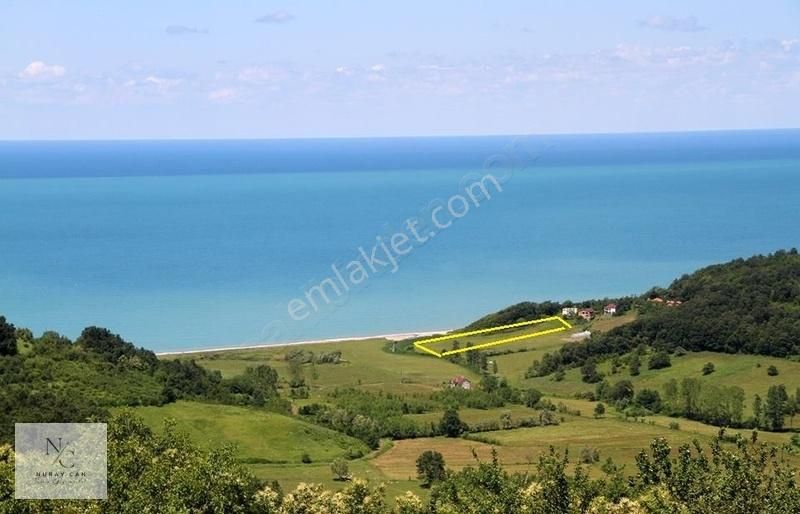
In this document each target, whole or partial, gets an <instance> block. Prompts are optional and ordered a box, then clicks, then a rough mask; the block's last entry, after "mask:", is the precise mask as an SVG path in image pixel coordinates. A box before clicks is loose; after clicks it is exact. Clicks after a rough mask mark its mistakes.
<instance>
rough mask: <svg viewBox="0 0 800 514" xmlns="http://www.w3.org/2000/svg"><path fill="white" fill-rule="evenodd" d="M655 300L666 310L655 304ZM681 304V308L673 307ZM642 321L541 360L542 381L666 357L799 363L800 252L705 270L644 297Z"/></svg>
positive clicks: (566, 348) (641, 307)
mask: <svg viewBox="0 0 800 514" xmlns="http://www.w3.org/2000/svg"><path fill="white" fill-rule="evenodd" d="M655 299H660V300H665V301H664V302H658V301H652V300H655ZM668 300H675V301H681V302H682V303H681V304H680V305H678V306H673V307H670V306H666V301H668ZM637 308H638V310H639V311H640V315H639V317H638V318H637V319H636V320H635V321H633V322H631V323H627V324H625V325H622V326H620V327H617V328H615V329H612V330H610V331H609V332H608V333H606V334H600V335H597V336H593V337H592V338H591V339H590V340H588V341H586V342H581V343H567V344H566V345H564V346H563V347H562V348H561V349H560V350H558V351H557V352H556V353H554V354H551V355H548V356H547V357H546V358H545V359H542V363H541V366H540V369H539V371H538V372H539V373H540V374H549V373H551V372H552V371H553V370H557V369H566V368H570V367H575V366H581V365H583V364H584V363H585V362H586V361H587V359H590V358H595V359H600V358H605V357H609V356H613V355H622V354H625V353H627V352H630V351H631V350H633V349H634V348H636V347H638V346H639V345H649V346H651V347H653V348H656V349H658V350H662V351H669V352H672V351H674V350H675V349H677V348H679V347H680V348H684V349H686V350H689V351H713V352H726V353H747V354H758V355H769V356H775V357H788V356H792V355H800V339H798V338H797V334H798V333H800V255H798V252H797V250H796V249H792V250H789V251H778V252H775V253H774V254H770V255H766V256H763V255H758V256H755V257H751V258H749V259H737V260H734V261H731V262H728V263H726V264H719V265H714V266H709V267H706V268H703V269H700V270H698V271H696V272H694V273H692V274H691V275H685V276H683V277H681V278H680V279H678V280H676V281H674V282H673V283H672V284H671V285H670V286H669V288H667V289H653V290H651V291H650V292H648V293H647V294H645V295H644V296H642V297H641V298H640V299H639V301H638V303H637Z"/></svg>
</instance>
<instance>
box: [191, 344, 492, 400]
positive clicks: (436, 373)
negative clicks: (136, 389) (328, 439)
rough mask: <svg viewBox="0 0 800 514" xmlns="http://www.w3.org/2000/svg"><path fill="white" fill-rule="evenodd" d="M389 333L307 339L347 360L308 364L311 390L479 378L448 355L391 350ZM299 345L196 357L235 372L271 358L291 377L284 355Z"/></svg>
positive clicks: (431, 386)
mask: <svg viewBox="0 0 800 514" xmlns="http://www.w3.org/2000/svg"><path fill="white" fill-rule="evenodd" d="M386 343H387V341H386V340H385V339H370V340H365V341H346V342H337V343H321V344H313V345H305V346H303V347H302V349H304V350H307V351H312V352H314V353H315V354H320V353H325V352H332V351H341V352H342V360H343V362H341V363H339V364H315V365H314V366H313V370H315V372H316V376H317V378H314V371H313V370H312V366H311V365H308V364H307V365H305V366H303V369H304V373H305V379H306V382H307V383H308V384H310V385H311V392H312V396H313V397H315V398H319V397H322V396H324V393H325V392H326V391H330V390H332V389H335V388H337V387H347V386H352V387H363V388H365V389H373V390H383V391H387V392H393V393H419V392H432V391H436V390H438V389H440V388H441V387H442V385H443V384H445V383H446V382H447V381H448V380H450V379H451V378H452V377H454V376H457V375H464V376H466V377H468V378H470V379H471V380H474V381H477V380H479V377H478V376H477V375H476V374H475V373H473V372H471V371H469V370H467V369H465V368H463V367H461V366H458V365H456V364H453V363H452V362H449V361H447V360H446V359H439V358H436V357H432V356H425V355H416V354H400V353H391V352H389V351H386V350H384V346H385V345H386ZM299 348H300V347H282V348H265V349H252V350H230V351H224V352H213V353H201V354H194V355H192V356H191V357H182V358H192V359H194V360H195V361H196V362H197V363H198V364H199V365H201V366H204V367H206V368H208V369H215V370H219V371H220V372H222V374H223V376H226V377H230V376H234V375H237V374H240V373H242V372H243V371H244V369H245V368H246V367H248V366H256V365H258V364H267V365H269V366H271V367H273V368H275V370H276V371H277V372H278V374H279V375H280V376H281V378H283V379H287V378H288V377H289V366H288V363H287V362H286V360H285V355H286V353H287V351H289V350H292V349H299Z"/></svg>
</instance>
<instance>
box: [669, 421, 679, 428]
mask: <svg viewBox="0 0 800 514" xmlns="http://www.w3.org/2000/svg"><path fill="white" fill-rule="evenodd" d="M669 429H670V430H680V429H681V424H680V423H678V422H677V421H670V422H669Z"/></svg>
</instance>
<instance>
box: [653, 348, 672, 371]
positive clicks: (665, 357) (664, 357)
mask: <svg viewBox="0 0 800 514" xmlns="http://www.w3.org/2000/svg"><path fill="white" fill-rule="evenodd" d="M670 366H672V361H670V359H669V354H668V353H667V352H665V351H660V352H656V353H654V354H653V356H652V357H650V360H649V361H648V363H647V368H648V369H663V368H668V367H670Z"/></svg>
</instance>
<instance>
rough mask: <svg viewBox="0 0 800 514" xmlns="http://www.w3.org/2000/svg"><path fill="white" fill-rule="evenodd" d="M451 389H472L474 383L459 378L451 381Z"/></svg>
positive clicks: (464, 378)
mask: <svg viewBox="0 0 800 514" xmlns="http://www.w3.org/2000/svg"><path fill="white" fill-rule="evenodd" d="M450 387H460V388H461V389H472V382H470V381H469V379H468V378H466V377H462V376H460V375H459V376H457V377H454V378H451V379H450Z"/></svg>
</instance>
